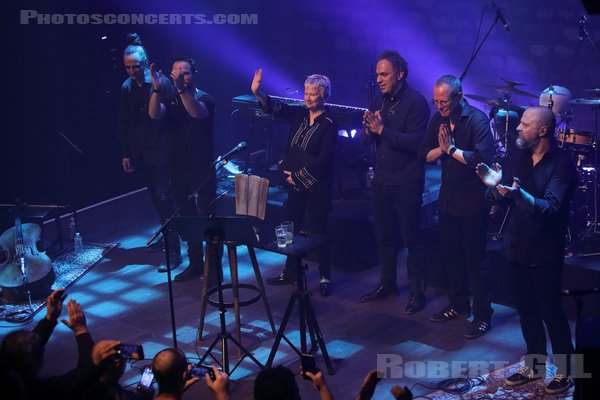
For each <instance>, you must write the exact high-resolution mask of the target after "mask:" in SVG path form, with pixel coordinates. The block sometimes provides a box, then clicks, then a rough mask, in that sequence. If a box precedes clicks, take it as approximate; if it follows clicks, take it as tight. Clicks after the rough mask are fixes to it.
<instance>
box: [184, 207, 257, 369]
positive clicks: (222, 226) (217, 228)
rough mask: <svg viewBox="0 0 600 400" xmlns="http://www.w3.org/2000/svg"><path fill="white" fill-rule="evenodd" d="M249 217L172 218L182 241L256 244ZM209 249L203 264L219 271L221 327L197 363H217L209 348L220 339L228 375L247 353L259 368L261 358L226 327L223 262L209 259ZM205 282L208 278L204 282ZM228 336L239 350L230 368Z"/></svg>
mask: <svg viewBox="0 0 600 400" xmlns="http://www.w3.org/2000/svg"><path fill="white" fill-rule="evenodd" d="M252 221H253V218H252V217H248V216H231V217H177V218H175V221H174V222H175V226H176V227H177V230H178V231H179V234H180V235H181V238H182V239H183V240H185V241H202V240H206V245H207V247H208V246H209V245H210V246H215V245H218V244H220V243H224V242H240V243H244V244H248V245H251V246H253V245H255V244H256V243H257V242H258V241H257V238H256V234H255V233H254V228H253V226H252ZM211 253H212V252H211V251H209V250H208V249H207V251H206V256H205V261H204V268H210V265H211V263H212V262H216V263H217V266H218V268H217V270H218V273H219V276H218V279H217V293H218V296H219V303H218V305H219V321H220V327H221V331H220V332H219V334H218V335H217V337H216V338H215V340H214V341H213V342H212V343H211V345H210V346H209V347H208V349H207V350H206V353H204V355H203V356H202V358H201V359H200V361H199V364H203V363H204V361H205V360H206V359H207V358H208V356H211V357H212V359H213V360H215V361H216V362H217V363H219V361H218V360H217V358H216V357H214V356H213V355H212V350H213V349H214V348H215V346H216V345H217V343H219V342H221V363H220V366H221V368H223V371H225V373H227V374H228V375H230V374H231V373H232V372H233V371H235V369H236V368H237V367H238V365H240V363H241V362H242V361H243V360H244V358H246V356H248V357H250V359H252V361H254V363H255V364H256V365H257V366H258V367H259V368H260V369H261V370H262V369H263V368H264V366H263V365H262V364H261V362H260V361H258V360H257V359H256V357H254V355H253V354H252V353H250V352H249V351H248V350H246V348H245V347H244V346H243V345H242V344H241V343H240V342H238V341H237V340H236V339H235V338H234V337H233V336H231V333H229V332H228V331H227V324H226V322H225V312H226V307H225V301H224V300H223V284H222V279H221V277H222V273H223V272H222V266H221V260H220V259H217V260H214V261H213V260H212V258H211V256H210V255H211ZM204 284H205V285H207V284H208V282H204ZM227 340H231V341H232V342H233V343H234V344H235V345H236V346H237V347H238V349H239V350H240V351H241V352H242V356H241V358H240V359H239V361H238V362H237V363H236V364H235V366H234V367H233V369H231V370H230V368H229V349H228V347H227Z"/></svg>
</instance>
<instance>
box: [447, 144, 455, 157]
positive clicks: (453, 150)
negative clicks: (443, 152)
mask: <svg viewBox="0 0 600 400" xmlns="http://www.w3.org/2000/svg"><path fill="white" fill-rule="evenodd" d="M454 152H456V146H452V147H451V148H450V150H449V151H448V155H449V156H450V157H452V155H453V154H454Z"/></svg>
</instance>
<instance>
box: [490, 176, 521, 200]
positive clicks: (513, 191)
mask: <svg viewBox="0 0 600 400" xmlns="http://www.w3.org/2000/svg"><path fill="white" fill-rule="evenodd" d="M496 189H497V190H498V193H500V194H501V195H502V197H506V198H509V199H512V198H514V197H515V196H516V195H517V193H519V190H520V189H521V180H520V179H519V178H517V177H514V178H513V184H512V186H505V185H498V186H497V187H496Z"/></svg>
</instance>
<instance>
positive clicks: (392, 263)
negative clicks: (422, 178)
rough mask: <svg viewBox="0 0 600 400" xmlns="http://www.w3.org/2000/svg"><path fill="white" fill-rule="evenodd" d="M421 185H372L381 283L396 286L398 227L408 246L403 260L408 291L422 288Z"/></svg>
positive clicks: (423, 271) (423, 265)
mask: <svg viewBox="0 0 600 400" xmlns="http://www.w3.org/2000/svg"><path fill="white" fill-rule="evenodd" d="M422 195H423V185H422V184H412V185H402V186H392V187H385V186H383V185H379V184H375V186H374V187H373V226H374V229H375V236H376V238H377V246H378V248H379V267H380V269H381V283H383V284H386V285H393V286H395V285H396V262H397V254H398V237H397V233H398V230H399V231H400V234H401V237H402V241H403V243H404V246H406V247H407V248H408V258H407V261H406V264H407V265H406V266H407V274H408V281H409V283H410V289H411V292H412V293H413V294H414V293H417V292H420V291H422V290H423V289H424V278H425V262H424V254H423V240H422V237H421V227H420V225H421V204H422Z"/></svg>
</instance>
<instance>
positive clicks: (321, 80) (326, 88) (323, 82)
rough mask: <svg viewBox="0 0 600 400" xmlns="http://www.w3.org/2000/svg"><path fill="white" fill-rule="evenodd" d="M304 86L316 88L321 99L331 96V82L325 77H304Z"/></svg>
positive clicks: (317, 75) (316, 75)
mask: <svg viewBox="0 0 600 400" xmlns="http://www.w3.org/2000/svg"><path fill="white" fill-rule="evenodd" d="M304 86H316V87H318V88H319V92H321V97H323V99H328V98H329V96H331V81H330V80H329V78H328V77H326V76H325V75H319V74H312V75H309V76H307V77H306V80H305V81H304Z"/></svg>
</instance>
